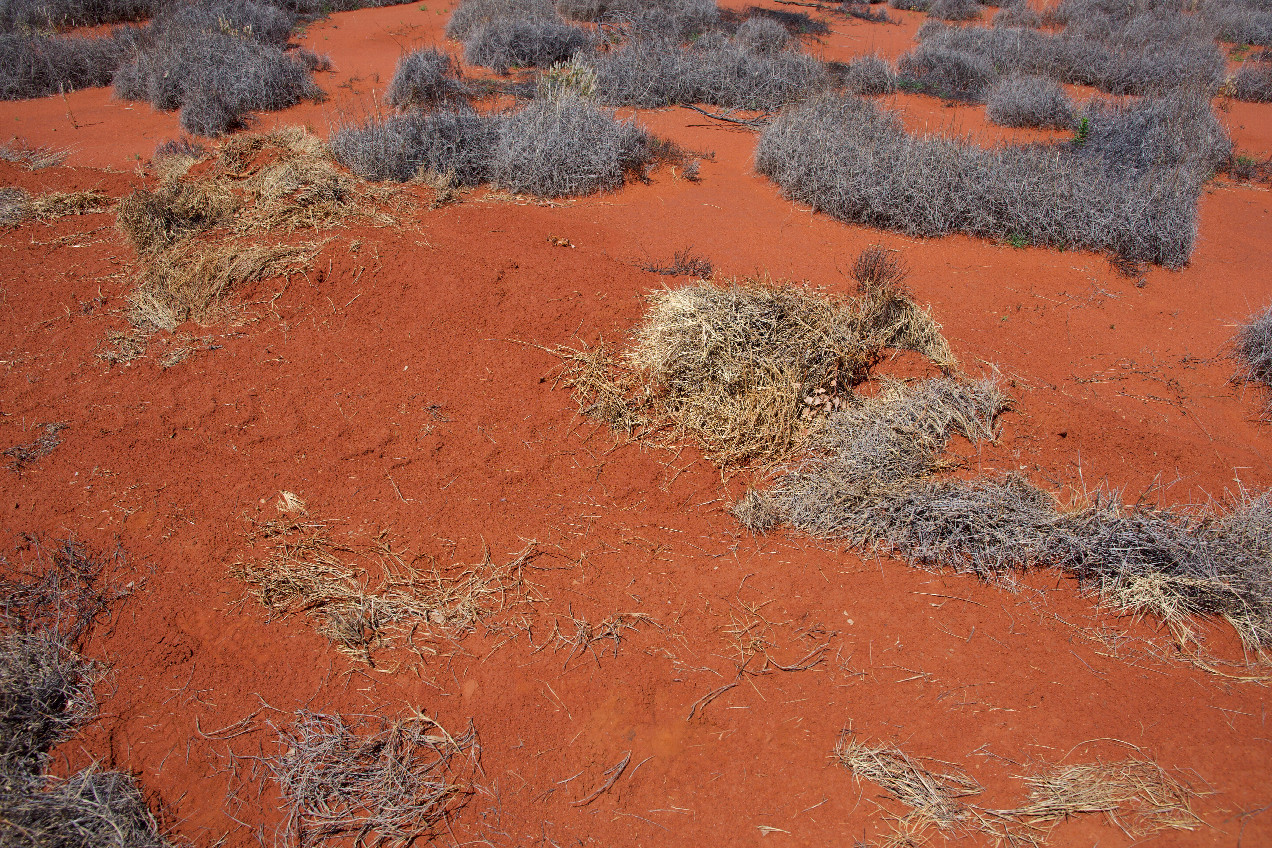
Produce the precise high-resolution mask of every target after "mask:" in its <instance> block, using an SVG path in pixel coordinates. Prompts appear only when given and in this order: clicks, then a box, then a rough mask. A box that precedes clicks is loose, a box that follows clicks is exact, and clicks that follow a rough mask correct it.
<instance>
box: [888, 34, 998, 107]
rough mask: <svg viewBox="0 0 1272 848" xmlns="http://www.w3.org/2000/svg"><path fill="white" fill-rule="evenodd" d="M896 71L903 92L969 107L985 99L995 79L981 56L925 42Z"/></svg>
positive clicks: (907, 56) (904, 57) (991, 67)
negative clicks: (904, 89)
mask: <svg viewBox="0 0 1272 848" xmlns="http://www.w3.org/2000/svg"><path fill="white" fill-rule="evenodd" d="M897 71H898V76H899V78H900V85H901V86H902V87H903V88H906V89H910V90H913V91H921V92H923V93H925V94H931V95H934V96H936V97H943V98H945V99H946V100H966V101H968V102H972V103H977V102H982V101H983V100H984V99H985V95H986V94H987V92H988V91H989V87H990V86H991V85H992V84H993V83H994V80H995V79H996V78H997V76H998V74H997V72H996V71H995V70H994V65H993V63H992V62H990V60H989V59H987V58H985V57H984V56H981V55H978V54H976V53H967V52H964V51H961V50H949V49H946V48H943V47H939V46H936V45H934V44H931V43H927V42H925V43H923V44H921V45H919V47H917V48H916V49H914V50H912V51H910V52H909V53H906V54H905V55H904V56H902V57H901V60H900V61H899V62H898V63H897Z"/></svg>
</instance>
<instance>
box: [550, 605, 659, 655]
mask: <svg viewBox="0 0 1272 848" xmlns="http://www.w3.org/2000/svg"><path fill="white" fill-rule="evenodd" d="M652 620H653V619H651V618H650V617H649V616H647V615H645V614H644V613H640V612H620V613H615V614H614V615H611V616H608V617H606V618H604V619H602V620H601V621H599V622H597V623H595V624H593V623H592V622H591V621H589V620H588V619H586V618H574V617H570V618H569V619H568V624H567V629H562V627H561V622H560V621H558V622H557V623H556V625H555V627H554V629H553V634H552V641H553V643H554V644H555V645H556V647H557V649H558V650H564V649H569V652H570V653H569V655H568V656H567V657H566V658H565V665H566V666H567V667H568V666H569V664H570V662H571V660H573V659H574V658H575V657H577V656H580V655H582V654H583V653H590V654H591V655H592V657H593V658H594V659H595V660H596V663H597V665H600V662H601V657H602V656H604V655H605V650H606V644H605V643H608V648H609V650H610V651H612V652H613V655H614V656H615V657H617V656H618V647H619V645H621V644H622V642H623V637H624V636H625V635H626V634H627V633H629V632H631V633H634V632H636V630H637V625H639V624H646V623H649V622H650V621H652ZM598 644H599V645H600V646H601V647H600V650H599V651H598V650H597V649H596V646H597V645H598Z"/></svg>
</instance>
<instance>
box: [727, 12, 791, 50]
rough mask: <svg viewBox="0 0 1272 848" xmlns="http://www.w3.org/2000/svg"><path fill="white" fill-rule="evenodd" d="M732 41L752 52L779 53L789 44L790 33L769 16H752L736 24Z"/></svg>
mask: <svg viewBox="0 0 1272 848" xmlns="http://www.w3.org/2000/svg"><path fill="white" fill-rule="evenodd" d="M733 41H734V43H735V44H737V45H738V46H740V47H743V48H745V49H747V50H750V51H752V52H754V53H780V52H781V51H783V50H785V49H786V48H787V47H789V46H790V45H791V34H790V33H789V32H787V31H786V27H784V26H782V25H781V24H780V23H778V22H777V21H775V20H773V19H771V18H766V17H753V18H747V19H746V20H744V21H743V22H742V23H741V25H739V26H738V30H737V32H736V33H734V35H733Z"/></svg>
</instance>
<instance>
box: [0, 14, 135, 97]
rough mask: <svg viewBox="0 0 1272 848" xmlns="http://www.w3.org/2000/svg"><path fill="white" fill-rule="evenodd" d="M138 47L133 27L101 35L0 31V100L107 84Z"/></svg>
mask: <svg viewBox="0 0 1272 848" xmlns="http://www.w3.org/2000/svg"><path fill="white" fill-rule="evenodd" d="M137 43H138V31H137V29H136V28H134V27H120V28H118V29H116V30H115V31H113V32H112V33H111V34H109V35H104V36H80V35H44V34H38V33H0V100H25V99H28V98H31V97H47V96H48V95H50V94H58V93H61V92H71V91H75V90H77V89H82V88H99V87H102V86H107V85H110V83H111V80H112V79H113V78H114V76H115V69H116V68H118V67H119V65H120V63H122V62H123V61H125V60H126V59H127V58H128V57H129V56H130V55H131V54H132V51H133V50H134V49H136V46H137Z"/></svg>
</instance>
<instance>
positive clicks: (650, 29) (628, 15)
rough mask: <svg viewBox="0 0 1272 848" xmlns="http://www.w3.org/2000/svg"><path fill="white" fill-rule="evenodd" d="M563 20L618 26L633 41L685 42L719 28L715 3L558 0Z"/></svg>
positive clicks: (699, 0) (692, 0)
mask: <svg viewBox="0 0 1272 848" xmlns="http://www.w3.org/2000/svg"><path fill="white" fill-rule="evenodd" d="M556 8H557V10H558V11H559V12H560V13H561V15H562V16H564V17H566V18H569V19H571V20H576V21H587V22H591V23H604V24H611V25H617V26H619V27H620V28H621V29H623V30H624V31H625V32H626V33H627V34H628V35H630V36H632V37H636V38H666V39H671V40H673V41H679V42H685V41H689V40H690V39H693V38H695V37H697V36H699V35H701V34H702V33H705V32H710V31H711V30H714V29H718V28H720V26H721V24H722V17H721V14H720V9H719V7H718V6H716V4H715V0H557V4H556Z"/></svg>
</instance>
